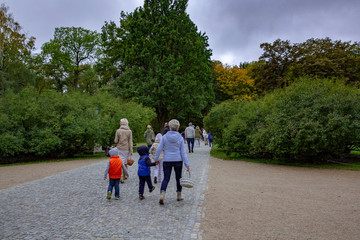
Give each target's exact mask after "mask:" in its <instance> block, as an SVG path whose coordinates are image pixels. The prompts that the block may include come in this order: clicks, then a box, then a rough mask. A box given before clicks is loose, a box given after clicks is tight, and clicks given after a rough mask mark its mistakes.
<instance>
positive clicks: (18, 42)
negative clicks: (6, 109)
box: [0, 4, 35, 94]
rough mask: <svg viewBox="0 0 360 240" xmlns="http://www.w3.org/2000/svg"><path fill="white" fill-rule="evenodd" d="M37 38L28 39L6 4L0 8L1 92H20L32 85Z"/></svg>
mask: <svg viewBox="0 0 360 240" xmlns="http://www.w3.org/2000/svg"><path fill="white" fill-rule="evenodd" d="M34 44H35V38H34V37H27V36H26V34H25V33H23V31H22V27H21V26H20V24H19V23H18V22H16V21H15V20H14V17H13V15H12V14H11V13H9V8H8V7H7V6H6V5H5V4H1V6H0V90H1V91H2V94H4V92H5V90H6V89H13V90H15V91H18V90H20V89H22V88H23V87H24V86H26V85H28V84H31V82H32V80H33V78H34V76H33V74H32V73H31V71H30V70H29V68H28V63H29V61H30V59H31V51H32V50H33V49H34Z"/></svg>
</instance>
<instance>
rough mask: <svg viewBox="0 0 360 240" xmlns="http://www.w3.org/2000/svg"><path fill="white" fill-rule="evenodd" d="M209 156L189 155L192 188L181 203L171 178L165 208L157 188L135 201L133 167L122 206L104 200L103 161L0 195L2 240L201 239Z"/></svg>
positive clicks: (200, 151) (205, 151) (199, 151)
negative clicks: (192, 181)
mask: <svg viewBox="0 0 360 240" xmlns="http://www.w3.org/2000/svg"><path fill="white" fill-rule="evenodd" d="M209 150H210V148H209V147H208V146H203V145H202V146H201V147H200V148H199V147H196V148H195V149H194V153H188V157H189V161H190V171H191V178H192V179H193V180H194V181H195V182H196V185H195V187H194V188H191V189H187V188H183V192H182V195H183V197H184V199H185V200H184V201H181V202H177V201H176V190H175V176H174V175H175V174H174V172H172V176H171V180H170V183H169V185H168V189H167V193H166V197H165V204H164V205H159V203H158V202H159V196H160V194H159V192H160V184H159V183H158V184H155V187H156V189H155V191H154V192H152V193H149V191H148V188H147V186H146V188H145V194H144V196H145V199H144V200H139V198H138V182H139V181H138V176H137V162H135V163H134V165H133V166H131V167H129V173H130V178H129V179H128V180H126V181H125V183H124V184H120V200H114V198H112V199H111V200H107V199H106V191H107V186H108V180H106V181H104V180H103V174H104V170H105V168H106V165H107V160H104V161H101V162H98V163H95V164H92V165H89V166H85V167H82V168H78V169H74V170H71V171H67V172H63V173H60V174H57V175H53V176H50V177H47V178H44V179H40V180H36V181H33V182H29V183H26V184H23V185H20V186H16V187H13V188H8V189H5V190H2V191H0V215H1V217H0V239H201V232H200V224H201V218H202V214H203V211H202V208H203V202H204V191H205V188H206V181H207V172H208V160H209V152H210V151H209ZM134 159H136V160H137V159H138V155H137V154H135V155H134ZM152 171H153V169H152ZM112 197H114V195H113V196H112Z"/></svg>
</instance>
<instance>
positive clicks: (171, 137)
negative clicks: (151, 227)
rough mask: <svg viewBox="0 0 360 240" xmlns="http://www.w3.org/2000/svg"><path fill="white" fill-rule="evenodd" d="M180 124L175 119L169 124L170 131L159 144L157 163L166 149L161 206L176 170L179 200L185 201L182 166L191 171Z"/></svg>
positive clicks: (156, 155) (156, 156)
mask: <svg viewBox="0 0 360 240" xmlns="http://www.w3.org/2000/svg"><path fill="white" fill-rule="evenodd" d="M179 127H180V123H179V121H178V120H176V119H173V120H171V121H170V122H169V128H170V131H168V132H167V133H166V134H165V135H164V136H163V137H162V138H161V141H160V143H159V146H158V148H157V150H156V154H155V158H154V160H155V162H158V161H159V156H160V154H161V152H162V150H163V149H164V157H163V169H164V180H163V181H162V183H161V189H160V201H159V203H160V204H164V199H165V192H166V188H167V185H168V183H169V181H170V176H171V170H172V168H174V172H175V179H176V192H177V200H178V201H182V200H184V199H183V198H182V197H181V190H182V186H181V185H180V178H181V174H182V165H183V164H185V167H186V168H187V171H189V170H190V165H189V160H188V158H187V155H186V151H185V144H184V139H183V137H182V136H181V134H180V133H179V132H178V130H179Z"/></svg>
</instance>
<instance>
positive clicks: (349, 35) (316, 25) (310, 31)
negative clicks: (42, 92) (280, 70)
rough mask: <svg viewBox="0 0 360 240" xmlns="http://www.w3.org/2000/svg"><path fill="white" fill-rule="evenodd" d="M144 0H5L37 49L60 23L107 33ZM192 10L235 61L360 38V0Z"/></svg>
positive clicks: (236, 1) (216, 51)
mask: <svg viewBox="0 0 360 240" xmlns="http://www.w3.org/2000/svg"><path fill="white" fill-rule="evenodd" d="M143 2H144V1H143V0H1V3H5V4H6V5H7V6H9V7H10V10H9V12H10V13H12V14H13V16H14V19H15V20H16V21H17V22H19V24H20V25H21V26H22V27H23V29H24V31H25V32H26V33H27V34H28V36H34V37H36V39H37V40H36V48H37V49H40V47H41V45H42V44H43V43H45V42H48V41H49V40H50V39H51V38H53V35H54V30H55V28H56V27H71V26H75V27H82V28H85V29H89V30H96V31H98V32H100V31H101V27H102V26H103V25H104V22H105V21H115V22H116V23H117V24H119V16H120V12H121V11H122V10H123V11H125V12H132V11H133V10H134V9H135V8H136V7H139V6H142V5H143ZM187 13H188V14H189V15H190V18H191V19H192V21H193V22H194V23H195V24H196V25H197V26H198V29H199V30H200V31H201V32H205V33H206V35H207V36H208V37H209V44H210V48H211V49H212V50H213V56H212V59H214V60H220V61H221V62H223V63H226V64H229V65H238V64H239V63H240V62H244V61H248V62H249V61H254V60H258V59H259V57H260V56H261V54H262V49H261V48H260V44H261V43H264V42H268V43H272V42H273V41H275V40H276V39H278V38H280V39H281V40H290V42H291V43H299V42H304V41H306V40H307V39H309V38H324V37H330V38H331V39H332V40H341V41H352V42H354V41H357V42H358V41H360V26H359V24H360V1H359V0H189V4H188V8H187Z"/></svg>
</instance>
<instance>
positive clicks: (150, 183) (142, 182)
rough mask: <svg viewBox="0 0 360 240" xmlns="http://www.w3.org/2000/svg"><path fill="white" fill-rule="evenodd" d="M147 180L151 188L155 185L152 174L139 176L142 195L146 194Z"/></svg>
mask: <svg viewBox="0 0 360 240" xmlns="http://www.w3.org/2000/svg"><path fill="white" fill-rule="evenodd" d="M145 182H146V183H147V185H148V188H149V189H152V188H153V187H154V186H153V184H152V182H151V177H150V176H139V194H141V195H143V194H144V188H145Z"/></svg>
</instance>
